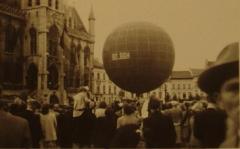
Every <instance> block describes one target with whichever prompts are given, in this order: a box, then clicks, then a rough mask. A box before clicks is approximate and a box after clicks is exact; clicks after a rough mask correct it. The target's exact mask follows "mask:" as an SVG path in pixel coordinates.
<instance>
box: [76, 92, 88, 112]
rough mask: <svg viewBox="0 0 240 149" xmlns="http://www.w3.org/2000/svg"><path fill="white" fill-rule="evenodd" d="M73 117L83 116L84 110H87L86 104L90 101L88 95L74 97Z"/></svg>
mask: <svg viewBox="0 0 240 149" xmlns="http://www.w3.org/2000/svg"><path fill="white" fill-rule="evenodd" d="M73 99H74V104H73V117H79V116H81V115H82V114H83V109H84V108H85V103H86V102H87V101H88V98H87V93H86V92H81V93H78V94H77V95H75V96H74V97H73Z"/></svg>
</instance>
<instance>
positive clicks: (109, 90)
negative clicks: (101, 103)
mask: <svg viewBox="0 0 240 149" xmlns="http://www.w3.org/2000/svg"><path fill="white" fill-rule="evenodd" d="M108 94H112V87H111V85H109V87H108Z"/></svg>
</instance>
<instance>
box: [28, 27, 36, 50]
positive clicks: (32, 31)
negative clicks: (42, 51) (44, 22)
mask: <svg viewBox="0 0 240 149" xmlns="http://www.w3.org/2000/svg"><path fill="white" fill-rule="evenodd" d="M29 34H30V47H31V54H32V55H36V54H37V30H36V29H35V28H34V27H33V26H32V27H31V28H30V30H29Z"/></svg>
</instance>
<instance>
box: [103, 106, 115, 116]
mask: <svg viewBox="0 0 240 149" xmlns="http://www.w3.org/2000/svg"><path fill="white" fill-rule="evenodd" d="M105 115H106V117H112V116H114V110H113V108H112V107H107V108H106V111H105Z"/></svg>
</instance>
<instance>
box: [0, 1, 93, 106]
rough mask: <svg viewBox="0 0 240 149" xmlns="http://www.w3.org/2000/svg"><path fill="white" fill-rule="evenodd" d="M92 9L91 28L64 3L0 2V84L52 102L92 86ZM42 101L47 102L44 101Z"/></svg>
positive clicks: (5, 90)
mask: <svg viewBox="0 0 240 149" xmlns="http://www.w3.org/2000/svg"><path fill="white" fill-rule="evenodd" d="M94 26H95V17H94V13H93V10H91V11H90V15H89V27H88V29H87V28H86V27H85V26H84V24H83V22H82V20H81V18H80V16H79V15H78V13H77V11H76V10H75V8H73V7H69V6H66V5H65V4H64V1H62V0H0V39H1V40H0V70H1V71H0V84H1V85H2V86H3V93H4V94H9V95H10V94H19V93H20V92H22V91H26V92H28V93H29V94H32V95H36V96H37V97H38V98H42V99H45V100H48V99H49V97H50V96H51V95H52V94H53V92H54V94H56V95H57V96H58V98H59V102H60V103H65V101H66V100H64V99H66V97H67V94H68V93H71V92H74V91H75V90H76V89H77V88H79V87H80V86H89V87H90V88H91V87H92V82H91V79H92V78H91V76H92V70H93V64H92V60H93V55H94V34H95V33H94ZM43 97H44V98H43Z"/></svg>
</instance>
